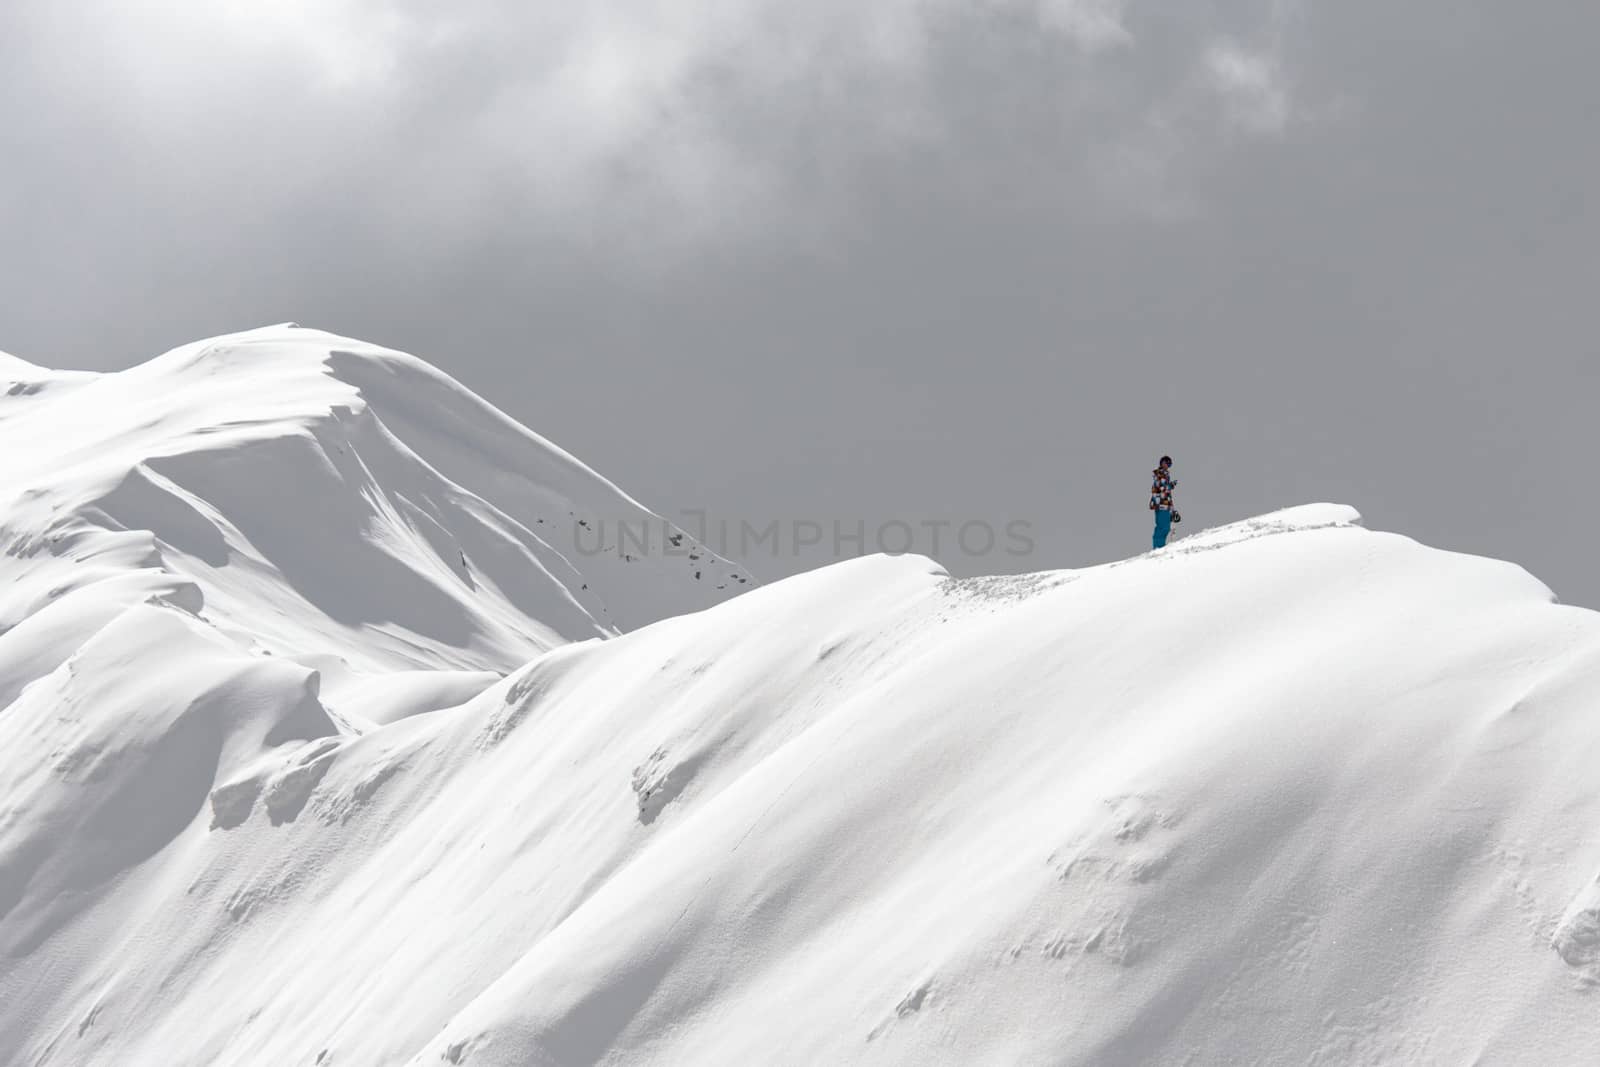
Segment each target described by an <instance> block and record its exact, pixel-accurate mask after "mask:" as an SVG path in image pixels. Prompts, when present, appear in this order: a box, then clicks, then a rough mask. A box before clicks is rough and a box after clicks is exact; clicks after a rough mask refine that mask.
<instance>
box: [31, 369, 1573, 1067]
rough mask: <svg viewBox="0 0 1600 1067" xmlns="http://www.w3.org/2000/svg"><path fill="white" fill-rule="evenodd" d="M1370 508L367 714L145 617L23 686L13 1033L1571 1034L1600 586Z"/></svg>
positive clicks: (1562, 1044)
mask: <svg viewBox="0 0 1600 1067" xmlns="http://www.w3.org/2000/svg"><path fill="white" fill-rule="evenodd" d="M379 366H382V364H379ZM367 373H379V372H377V371H368V372H367ZM382 373H389V372H388V371H384V372H382ZM395 373H406V372H405V371H397V372H395ZM88 387H89V386H83V385H81V384H80V385H75V386H72V388H76V389H82V388H88ZM65 388H66V387H65V386H63V389H65ZM362 388H363V391H364V392H365V391H366V390H367V389H369V388H377V385H376V383H373V382H366V383H363V386H362ZM374 403H375V405H376V401H375V402H374ZM446 462H448V461H446ZM440 469H441V470H443V469H444V468H442V467H441V468H440ZM450 477H451V479H452V484H455V485H458V486H461V487H463V489H465V486H466V483H467V481H468V480H469V479H471V478H473V477H483V476H480V475H474V472H471V471H467V470H464V469H463V470H458V471H457V472H456V474H455V475H451V476H450ZM473 484H475V485H477V486H478V490H471V491H472V492H474V493H475V494H476V493H477V492H478V491H479V490H487V489H488V488H489V486H488V483H487V482H484V481H481V480H480V481H474V482H473ZM208 488H210V487H208ZM563 491H565V490H563ZM486 495H487V494H486ZM195 498H196V499H204V500H208V501H209V500H211V499H213V498H212V497H211V496H209V495H206V496H202V495H196V497H195ZM518 521H519V522H520V521H521V520H518ZM1356 522H1357V517H1356V515H1355V514H1354V513H1353V512H1351V511H1350V510H1349V509H1347V508H1341V507H1336V506H1331V505H1317V506H1310V507H1305V508H1296V509H1291V510H1289V511H1285V512H1280V513H1277V514H1274V515H1269V516H1264V517H1262V518H1260V519H1255V520H1251V521H1248V522H1244V523H1239V524H1235V525H1232V526H1227V527H1222V528H1219V529H1216V530H1210V531H1204V532H1201V533H1199V534H1197V535H1195V536H1192V537H1190V538H1187V539H1185V540H1184V541H1183V542H1181V543H1179V544H1178V545H1176V546H1175V547H1173V548H1171V549H1168V550H1166V551H1163V552H1160V553H1152V554H1147V555H1144V556H1140V557H1137V558H1134V559H1130V560H1125V561H1119V562H1117V563H1112V564H1108V565H1105V566H1102V567H1096V568H1091V569H1086V570H1082V571H1071V572H1066V571H1064V572H1057V573H1048V574H1039V575H1027V576H1019V577H1005V578H985V579H966V580H952V579H950V578H949V577H948V576H947V575H945V574H944V573H943V572H942V571H940V570H939V569H938V568H937V567H936V566H935V565H933V564H932V563H930V562H929V561H927V560H924V559H920V558H917V557H901V558H885V557H872V558H867V559H862V560H857V561H853V562H850V563H846V564H841V565H838V566H835V567H829V568H825V569H823V570H820V571H817V572H814V573H811V574H807V575H802V576H799V577H797V578H793V579H789V580H786V581H783V582H779V583H776V584H774V585H771V586H767V587H765V588H762V589H757V590H754V591H753V592H750V593H748V594H746V595H744V596H741V597H738V598H737V599H735V600H732V601H730V602H728V603H724V604H721V605H719V606H716V607H714V608H711V609H709V610H706V611H702V612H699V613H695V614H690V615H684V616H681V617H677V618H672V619H668V620H665V621H661V622H658V623H656V624H654V625H650V626H647V627H644V628H642V629H639V630H636V631H634V632H631V633H628V634H625V635H623V636H621V637H618V638H616V639H613V640H605V641H588V642H583V643H578V644H568V645H564V646H561V647H556V648H554V649H552V650H551V651H548V652H545V653H543V654H541V655H538V656H537V657H535V658H533V659H532V661H531V662H530V663H528V664H527V665H526V666H525V667H523V668H522V669H520V670H518V671H516V672H514V673H513V674H511V675H510V676H509V677H507V678H505V679H503V680H501V681H498V682H495V683H494V684H492V685H489V686H488V688H486V689H483V690H482V691H481V692H477V695H472V694H473V693H474V692H475V691H476V687H477V684H478V683H477V682H475V681H472V680H471V678H470V677H469V674H468V671H467V666H466V665H464V664H459V663H457V664H454V665H452V666H451V669H449V670H447V671H440V672H435V671H422V670H418V669H412V670H410V671H409V672H405V673H402V672H399V671H396V672H392V673H390V674H388V675H386V676H385V677H386V679H387V682H386V685H387V689H385V690H384V691H382V692H380V691H378V690H376V689H369V690H368V691H367V692H366V694H365V696H366V700H367V703H366V704H365V705H364V706H365V707H367V709H368V710H367V712H365V713H362V716H361V717H362V718H364V719H365V720H366V721H367V722H368V724H369V726H368V728H366V729H365V730H364V731H363V732H361V733H359V734H357V733H355V732H352V731H349V730H345V729H342V728H341V727H340V724H339V723H338V722H337V721H336V720H335V717H334V716H333V715H331V714H329V713H327V711H326V709H325V706H324V703H323V702H322V701H321V700H320V698H319V696H318V691H319V690H318V687H319V678H320V674H319V672H317V671H315V670H311V669H309V668H308V667H306V666H305V665H303V664H289V663H284V662H282V661H281V659H279V658H278V657H265V656H262V655H259V654H256V653H254V652H252V651H250V650H249V649H248V648H243V647H240V646H238V645H237V644H236V643H234V642H233V641H231V640H229V639H228V636H227V635H228V633H229V632H230V631H231V630H233V629H237V628H242V627H244V626H247V625H248V624H249V620H248V619H242V618H235V619H231V620H223V619H221V618H219V619H216V620H213V621H214V623H215V625H213V624H212V622H210V621H208V620H207V619H205V618H201V617H197V616H196V614H194V613H193V612H191V611H189V610H186V609H185V605H184V604H183V603H182V602H181V601H182V599H183V594H182V591H181V590H180V591H176V592H173V593H171V594H169V595H168V596H166V597H165V598H164V599H160V600H158V602H157V603H155V604H150V605H143V604H141V605H138V606H135V607H133V608H131V609H129V610H127V611H125V612H123V613H121V614H119V615H118V616H117V617H116V618H115V619H113V620H112V621H111V622H110V623H108V624H106V625H104V626H103V628H101V629H100V630H99V632H98V633H97V634H96V635H95V636H93V638H92V639H90V640H88V641H87V642H86V643H84V644H83V645H82V647H80V648H78V649H77V650H76V651H74V652H73V654H72V655H71V657H70V658H69V659H68V660H67V661H66V662H65V663H64V664H62V665H61V666H60V667H59V668H57V669H55V670H53V671H51V672H50V673H49V674H48V676H47V677H46V678H45V679H44V680H42V681H40V682H38V683H37V684H36V685H34V686H32V687H30V688H29V689H28V690H27V692H26V693H25V694H23V695H22V696H21V697H20V698H18V699H17V700H15V701H14V702H13V703H12V704H11V705H10V706H9V707H7V708H6V709H5V710H4V711H3V712H0V759H3V760H4V761H5V763H4V767H5V773H4V774H0V1047H4V1048H5V1049H7V1050H8V1051H10V1052H11V1053H12V1058H13V1060H14V1061H15V1062H17V1063H21V1064H29V1065H40V1067H43V1065H68V1064H70V1065H74V1067H76V1065H108V1067H109V1065H117V1067H124V1065H129V1064H135V1065H142V1064H163V1065H168V1064H171V1065H191V1064H192V1065H197V1067H198V1065H216V1064H222V1065H227V1064H244V1065H279V1064H307V1065H311V1064H317V1065H322V1067H352V1065H361V1067H366V1065H389V1064H414V1065H416V1067H423V1065H427V1067H434V1065H438V1064H456V1065H462V1064H465V1065H468V1067H513V1065H515V1067H530V1065H531V1067H545V1065H558V1064H559V1065H565V1064H590V1063H612V1064H623V1063H627V1064H635V1063H660V1064H684V1063H693V1064H740V1065H743V1064H795V1065H803V1064H818V1063H827V1064H848V1063H873V1064H877V1063H882V1064H928V1063H948V1064H969V1063H995V1064H1068V1065H1084V1067H1088V1065H1094V1067H1118V1065H1136V1064H1179V1063H1184V1064H1196V1065H1201V1064H1233V1063H1263V1064H1279V1063H1296V1064H1298V1063H1317V1064H1341V1065H1343V1064H1390V1063H1405V1064H1458V1063H1474V1062H1476V1063H1484V1064H1530V1065H1555V1064H1574V1065H1576V1064H1587V1063H1590V1062H1592V1061H1593V1050H1594V1049H1595V1048H1596V1047H1600V1013H1596V1011H1595V1010H1594V1008H1595V1004H1594V996H1595V990H1596V988H1597V986H1600V949H1597V947H1596V946H1597V945H1600V888H1597V885H1600V883H1597V880H1596V879H1597V875H1600V846H1597V845H1596V838H1595V829H1596V827H1600V775H1596V774H1595V771H1594V768H1595V767H1597V766H1600V717H1597V716H1596V714H1595V711H1596V703H1595V696H1594V694H1595V693H1596V692H1597V691H1600V616H1597V615H1596V614H1594V613H1592V612H1588V611H1583V610H1579V609H1575V608H1568V607H1562V606H1559V605H1556V604H1554V603H1553V602H1552V598H1551V597H1550V595H1549V591H1548V590H1547V589H1545V588H1544V587H1543V586H1542V585H1541V584H1540V583H1538V582H1537V581H1535V580H1534V579H1532V578H1531V577H1529V576H1528V575H1527V574H1526V573H1525V572H1523V571H1522V570H1520V569H1519V568H1517V567H1515V566H1512V565H1509V564H1505V563H1499V562H1495V561H1491V560H1484V559H1478V558H1474V557H1469V556H1462V555H1456V554H1451V553H1445V552H1439V551H1435V550H1432V549H1428V548H1425V547H1423V546H1421V545H1418V544H1417V543H1415V542H1413V541H1411V540H1409V539H1406V538H1403V537H1398V536H1394V535H1390V534H1383V533H1374V532H1370V531H1367V530H1365V529H1363V528H1361V527H1360V526H1359V525H1357V524H1356ZM174 535H175V536H177V534H176V532H175V534H174ZM251 543H252V544H253V543H254V542H253V541H252V542H251ZM470 555H471V553H470V552H469V557H470ZM195 558H203V557H195ZM81 566H85V567H89V566H93V564H92V562H90V561H88V560H86V561H84V563H83V564H81ZM150 580H151V581H152V582H154V581H155V579H150ZM234 596H235V599H234V600H233V601H231V602H230V603H232V604H243V603H244V602H245V601H244V597H245V592H244V591H240V592H237V593H235V594H234ZM211 604H212V601H211V600H208V601H207V607H206V613H209V612H210V611H211V610H212V608H211V606H210V605H211ZM314 607H315V604H314V602H313V601H312V600H310V599H307V600H306V601H305V604H304V605H302V606H301V610H302V611H304V612H306V613H307V617H308V618H316V617H318V616H316V615H315V614H313V613H312V609H313V608H314ZM54 610H55V608H53V607H52V608H46V609H44V610H42V611H40V612H39V615H40V616H43V615H45V614H46V613H47V612H49V611H54ZM52 625H60V626H66V625H67V624H66V623H60V624H52ZM279 625H284V626H287V625H288V624H287V623H280V624H279ZM306 625H310V624H309V623H307V624H306ZM317 625H325V624H323V623H318V624H317ZM9 636H10V635H9V634H8V635H7V637H9ZM335 636H339V635H337V634H335ZM360 636H363V637H366V636H370V639H371V640H372V642H373V644H374V647H375V649H377V650H378V651H374V652H373V653H371V655H372V656H373V657H375V658H376V657H381V656H390V655H394V652H393V650H392V649H391V648H390V647H389V643H390V641H391V633H390V632H389V631H385V630H382V629H374V630H372V631H361V634H360ZM3 640H5V639H4V638H0V641H3ZM351 640H354V638H353V637H352V638H351ZM19 647H20V649H21V651H22V652H29V650H30V649H31V646H19ZM441 647H445V646H443V645H441ZM29 654H34V655H36V654H37V653H36V652H29ZM8 655H9V652H8V650H7V649H6V648H5V647H0V669H5V670H9V669H10V663H11V661H10V660H9V659H7V658H6V657H7V656H8ZM402 658H403V657H402ZM441 658H445V657H441ZM30 662H31V661H30ZM29 669H32V668H29ZM413 689H414V690H415V692H416V693H417V694H420V695H419V696H417V697H416V699H415V700H412V699H410V697H409V696H408V693H410V692H411V691H412V690H413ZM455 697H460V701H459V703H457V705H456V706H453V707H445V708H443V709H442V710H436V711H432V712H427V713H419V712H425V711H426V705H429V704H434V705H435V706H437V705H438V703H440V702H450V701H452V700H453V698H455Z"/></svg>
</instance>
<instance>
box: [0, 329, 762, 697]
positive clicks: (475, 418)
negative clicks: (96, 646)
mask: <svg viewBox="0 0 1600 1067" xmlns="http://www.w3.org/2000/svg"><path fill="white" fill-rule="evenodd" d="M0 380H4V381H5V382H6V385H5V392H6V395H5V396H4V397H3V398H0V447H3V449H4V454H5V455H6V456H7V457H8V459H7V463H6V464H5V465H4V467H3V469H0V498H3V500H4V504H3V508H4V510H3V511H0V539H3V543H4V545H5V559H4V561H3V569H4V570H7V571H9V572H10V574H9V577H10V583H11V584H10V588H9V589H8V590H7V591H6V594H5V596H4V600H3V602H0V628H3V629H4V631H5V632H6V638H5V639H10V640H11V641H12V643H13V644H16V643H19V642H21V641H23V640H24V639H26V640H27V641H28V642H29V643H31V644H33V645H35V646H40V647H39V650H38V651H37V654H38V655H40V656H43V657H44V658H43V659H41V660H40V665H41V666H44V667H51V666H54V663H52V662H50V659H51V656H52V655H53V654H54V653H53V652H51V651H50V650H54V652H58V653H59V656H60V658H64V657H65V656H66V655H67V654H68V653H69V652H70V651H71V650H72V649H73V648H76V647H77V646H78V645H79V644H81V643H82V641H83V639H85V638H86V637H87V636H88V634H89V633H91V632H93V631H94V630H95V629H98V627H99V626H101V625H103V624H104V622H105V621H107V620H108V619H110V618H111V617H113V616H114V615H116V614H118V613H120V612H121V611H123V610H125V609H126V608H127V607H128V606H130V605H132V604H135V603H138V602H140V601H143V600H146V599H149V598H151V597H154V598H158V599H161V600H163V601H165V602H168V603H171V604H175V605H178V606H180V607H182V608H184V609H185V610H187V611H190V612H192V613H195V614H197V615H202V616H203V617H205V618H206V619H207V620H208V621H209V622H210V623H211V624H212V625H213V626H215V627H217V628H218V629H219V630H221V631H222V632H223V633H225V634H228V635H229V636H231V637H233V638H234V639H235V640H236V641H237V642H238V643H240V644H241V645H243V646H245V647H247V648H251V649H255V650H259V651H262V652H266V653H269V654H273V655H279V656H289V657H291V658H300V659H304V660H306V661H308V662H311V661H315V664H316V665H317V666H318V667H319V668H320V669H321V670H322V671H323V672H324V675H325V676H326V680H328V681H334V680H339V681H344V680H349V679H355V678H359V677H362V676H366V675H370V674H374V673H378V674H387V673H389V672H391V671H393V670H395V669H396V668H404V667H410V668H416V669H426V670H430V671H437V670H439V669H442V668H455V669H457V670H459V671H465V672H469V674H471V673H476V674H479V675H481V674H482V672H498V673H502V674H503V673H504V672H505V671H509V670H511V669H513V668H515V667H517V666H520V665H521V664H522V663H524V662H526V661H527V660H528V659H529V658H530V657H532V656H533V655H535V654H536V653H538V652H540V651H543V650H546V649H549V648H552V647H554V646H556V645H558V644H561V643H564V642H566V641H569V640H580V639H583V638H586V637H593V636H604V635H610V634H615V633H616V632H618V630H619V628H629V627H632V626H637V625H640V624H642V623H645V622H650V621H653V620H654V619H658V618H662V617H665V616H667V615H674V614H680V613H682V612H685V611H690V610H694V609H697V608H700V607H705V606H708V605H710V604H712V603H715V602H716V601H718V600H720V599H724V598H725V597H727V596H731V595H733V593H734V592H735V591H737V590H739V589H742V588H745V587H746V586H747V585H748V583H749V578H748V576H747V575H745V574H743V573H742V572H740V571H738V569H737V568H735V567H733V566H732V565H731V564H729V563H727V562H726V561H724V560H721V559H719V558H716V557H715V556H714V555H713V554H712V553H710V552H708V551H706V550H705V549H703V548H700V547H699V546H698V545H696V544H695V543H694V542H693V539H692V538H688V536H687V535H683V536H684V538H685V545H684V551H683V553H682V554H680V555H678V556H675V557H667V556H664V555H661V554H657V555H655V556H651V557H641V558H630V559H624V558H623V556H622V554H621V553H616V552H609V551H599V550H597V549H598V548H599V547H600V546H596V545H592V544H591V545H589V546H587V548H585V546H583V545H581V544H579V543H578V540H577V538H576V537H575V536H574V535H575V534H576V533H578V532H579V531H581V530H584V529H602V528H609V529H615V527H616V525H617V524H618V523H622V522H635V523H638V522H643V521H647V520H651V521H654V522H656V523H658V524H660V525H663V526H664V525H665V520H659V519H657V518H656V517H655V516H652V515H651V514H650V513H649V512H648V511H646V510H645V509H644V508H643V507H641V506H640V505H639V504H637V503H636V502H634V501H633V500H632V499H630V498H629V497H628V496H626V495H625V494H624V493H622V491H621V490H619V489H617V488H616V487H615V486H614V485H612V484H611V483H610V482H608V481H606V480H605V479H603V478H601V477H600V476H599V475H597V474H595V473H594V472H593V471H591V470H589V469H588V468H587V467H585V466H584V465H583V464H581V463H580V462H578V461H577V460H576V459H574V458H573V457H571V456H570V455H568V454H567V453H565V452H563V451H562V450H561V449H559V448H557V447H556V446H554V445H552V444H551V443H549V442H548V441H545V440H544V439H542V438H540V437H538V436H537V435H535V434H533V433H531V432H530V431H528V430H526V429H525V428H523V427H521V426H519V425H517V424H516V423H515V422H514V421H512V420H511V419H510V418H508V417H507V416H505V415H504V414H502V413H501V412H499V411H497V410H496V409H494V408H493V407H492V406H490V405H489V404H487V403H485V402H484V401H482V400H480V399H479V398H477V397H476V396H474V395H472V394H471V393H470V392H468V391H467V390H466V389H464V388H463V387H462V386H461V385H460V384H459V383H457V382H455V381H453V380H452V379H450V378H448V377H447V376H445V375H444V374H442V373H440V372H439V371H437V370H435V369H433V368H432V367H430V366H428V365H427V364H425V363H423V362H422V361H421V360H417V359H415V358H413V357H411V356H408V355H404V354H402V353H399V352H393V351H390V350H387V349H381V348H377V347H375V346H372V345H367V344H363V343H361V342H358V341H352V340H348V339H345V338H340V337H335V336H333V335H331V334H326V333H322V332H321V331H317V330H304V329H299V328H296V327H292V326H282V327H269V328H266V329H261V330H254V331H250V332H247V333H241V334H234V335H230V336H227V337H219V338H214V339H212V340H209V341H202V342H199V343H197V344H192V345H187V346H184V347H182V348H179V349H176V350H174V351H172V352H169V353H167V354H166V355H164V356H160V357H158V358H156V359H153V360H151V361H149V362H147V363H145V364H142V365H140V366H137V367H134V368H132V369H130V370H126V371H122V372H120V373H116V374H104V375H97V374H85V373H77V372H65V373H63V372H54V371H48V370H44V369H43V368H39V367H35V366H33V365H31V364H27V363H25V362H23V361H21V360H17V359H15V358H14V357H3V358H0ZM46 606H49V607H50V609H51V610H50V611H49V612H45V611H43V610H42V609H43V608H45V607H46ZM24 624H26V625H24ZM19 629H20V630H22V631H24V632H23V633H18V632H17V631H18V630H19ZM0 640H4V639H0ZM57 662H59V659H57ZM463 681H466V682H467V684H469V685H470V684H471V683H470V681H469V680H467V679H463ZM480 687H481V686H480ZM13 695H14V694H13ZM7 699H9V697H7Z"/></svg>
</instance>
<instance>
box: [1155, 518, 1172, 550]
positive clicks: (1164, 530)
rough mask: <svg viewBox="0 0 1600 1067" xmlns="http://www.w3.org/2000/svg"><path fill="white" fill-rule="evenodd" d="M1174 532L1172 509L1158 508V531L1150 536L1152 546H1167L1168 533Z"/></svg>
mask: <svg viewBox="0 0 1600 1067" xmlns="http://www.w3.org/2000/svg"><path fill="white" fill-rule="evenodd" d="M1171 532H1172V511H1171V510H1170V509H1168V508H1158V509H1156V532H1155V536H1153V537H1151V538H1150V547H1151V548H1166V547H1167V534H1169V533H1171Z"/></svg>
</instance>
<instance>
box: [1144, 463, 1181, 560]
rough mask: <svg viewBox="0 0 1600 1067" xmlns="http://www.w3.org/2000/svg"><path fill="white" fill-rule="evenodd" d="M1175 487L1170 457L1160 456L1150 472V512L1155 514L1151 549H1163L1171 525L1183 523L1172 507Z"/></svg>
mask: <svg viewBox="0 0 1600 1067" xmlns="http://www.w3.org/2000/svg"><path fill="white" fill-rule="evenodd" d="M1177 487H1178V483H1177V482H1176V481H1174V480H1173V477H1172V457H1171V456H1162V457H1161V463H1160V465H1159V466H1157V467H1156V469H1155V470H1153V471H1151V472H1150V510H1151V511H1153V512H1155V513H1156V532H1155V535H1154V536H1152V537H1151V538H1150V546H1151V547H1152V548H1165V547H1166V545H1167V535H1168V534H1169V533H1171V532H1172V524H1173V523H1175V522H1182V521H1183V517H1182V516H1181V515H1179V514H1178V511H1177V509H1176V508H1174V507H1173V506H1172V491H1173V490H1174V489H1176V488H1177Z"/></svg>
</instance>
